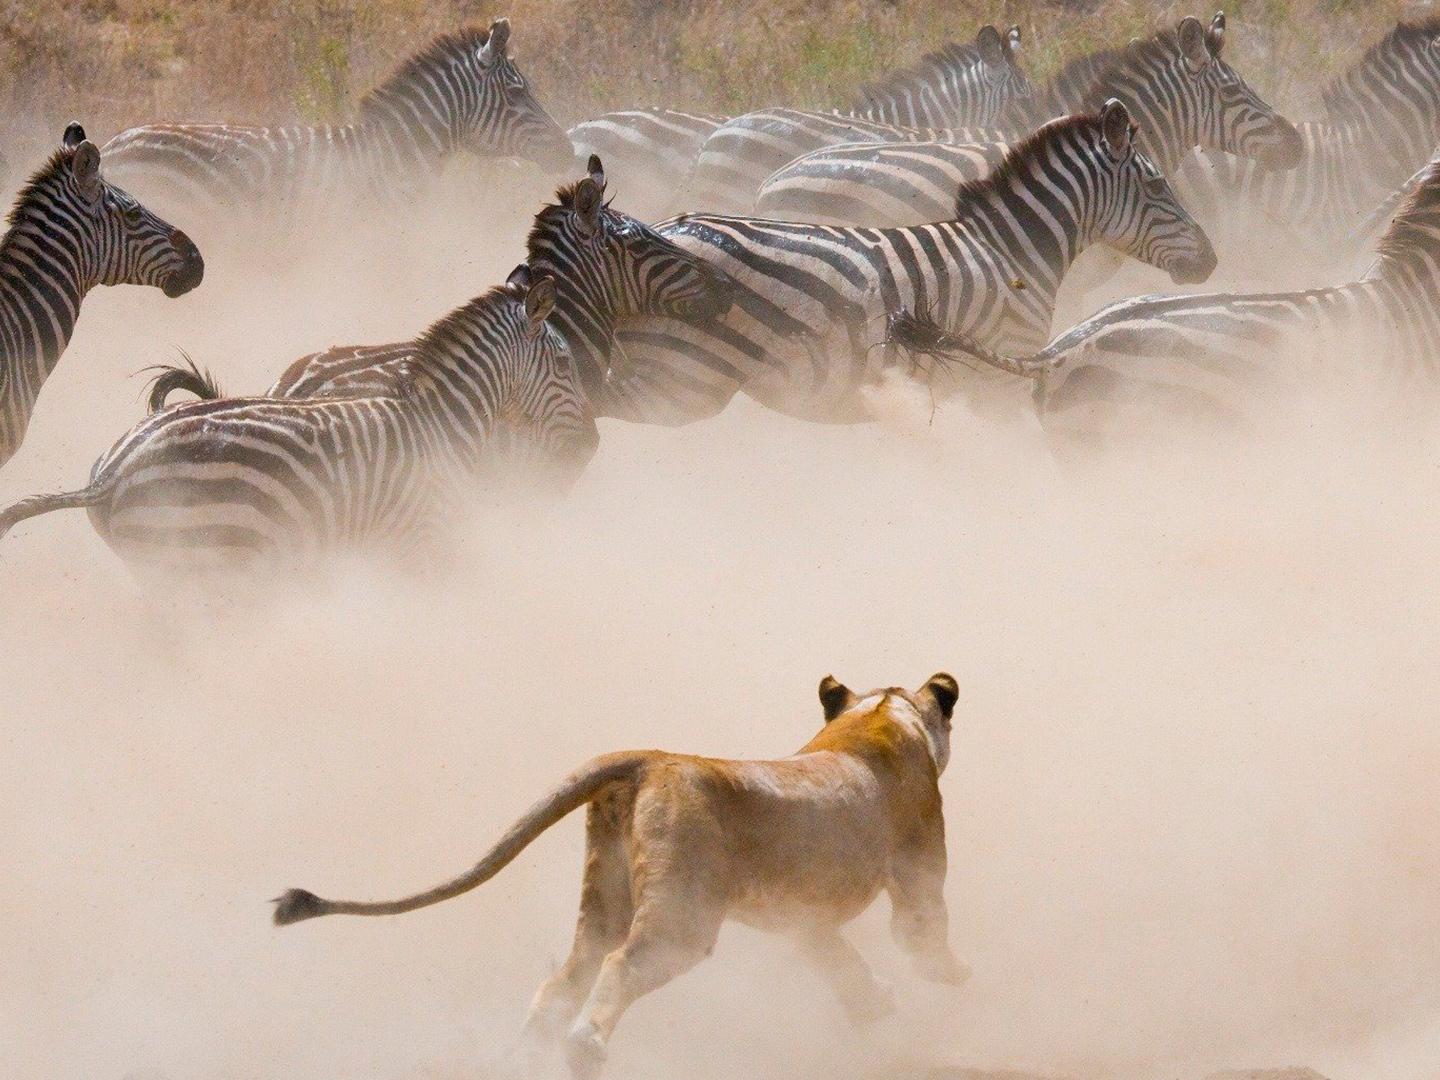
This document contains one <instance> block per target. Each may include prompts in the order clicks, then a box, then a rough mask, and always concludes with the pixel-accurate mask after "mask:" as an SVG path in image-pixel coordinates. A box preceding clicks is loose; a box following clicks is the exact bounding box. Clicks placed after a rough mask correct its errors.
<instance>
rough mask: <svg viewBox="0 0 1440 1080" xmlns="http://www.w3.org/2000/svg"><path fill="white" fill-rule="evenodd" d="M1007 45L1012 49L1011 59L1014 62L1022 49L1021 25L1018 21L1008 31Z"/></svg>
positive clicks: (1006, 36)
mask: <svg viewBox="0 0 1440 1080" xmlns="http://www.w3.org/2000/svg"><path fill="white" fill-rule="evenodd" d="M1005 45H1006V47H1007V48H1008V49H1009V51H1010V59H1011V61H1012V62H1013V61H1014V59H1015V56H1016V54H1017V53H1019V51H1020V26H1019V24H1018V23H1017V24H1016V25H1014V26H1012V27H1010V30H1009V31H1008V32H1007V33H1006V35H1005Z"/></svg>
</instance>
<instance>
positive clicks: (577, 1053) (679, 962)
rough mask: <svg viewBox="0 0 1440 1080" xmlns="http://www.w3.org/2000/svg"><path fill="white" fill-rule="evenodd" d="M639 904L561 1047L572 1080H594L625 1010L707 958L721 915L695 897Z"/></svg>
mask: <svg viewBox="0 0 1440 1080" xmlns="http://www.w3.org/2000/svg"><path fill="white" fill-rule="evenodd" d="M658 906H659V905H656V904H653V903H648V904H647V903H646V902H644V901H642V902H641V904H640V907H639V909H638V910H637V912H636V916H635V922H634V924H633V925H632V926H631V928H630V936H629V937H628V938H627V939H626V941H625V944H624V945H623V946H621V947H620V948H618V949H616V950H615V951H614V952H612V953H611V954H610V955H609V956H607V957H606V958H605V962H604V964H602V965H601V968H600V978H599V979H598V980H597V981H596V983H595V990H594V992H593V993H592V994H591V995H590V1003H589V1006H588V1008H587V1010H586V1015H585V1017H584V1019H583V1020H582V1021H581V1022H580V1023H578V1024H576V1026H575V1028H574V1029H573V1030H572V1031H571V1032H570V1036H569V1038H568V1039H567V1040H566V1043H565V1050H566V1056H567V1058H568V1060H569V1063H570V1071H571V1074H572V1076H573V1077H574V1078H575V1080H594V1078H595V1077H597V1076H599V1074H600V1068H601V1066H602V1065H603V1063H604V1061H605V1048H606V1045H607V1044H608V1043H609V1042H610V1036H611V1035H612V1034H613V1033H614V1031H615V1025H616V1024H618V1023H619V1022H620V1017H621V1016H623V1015H624V1014H625V1010H626V1009H628V1008H629V1007H630V1006H631V1005H633V1004H634V1003H635V1002H636V1001H637V1000H638V999H639V998H641V997H643V996H645V995H646V994H648V993H650V992H651V991H652V990H658V989H659V988H660V987H662V986H664V985H665V984H666V983H667V982H669V981H670V980H671V979H674V978H676V977H678V976H680V975H683V974H684V973H685V972H687V971H689V970H690V969H691V968H692V967H694V966H695V965H696V964H698V963H699V962H700V961H701V960H703V959H705V957H707V956H708V955H710V951H711V950H712V949H713V948H714V947H715V938H716V937H717V936H718V934H719V932H720V923H721V921H722V920H723V918H724V911H723V910H721V909H720V908H718V907H717V906H716V905H714V904H712V903H709V902H707V901H706V900H703V899H697V898H694V897H684V898H682V897H678V896H676V897H670V898H668V902H667V903H665V904H664V910H663V911H657V910H656V908H657V907H658Z"/></svg>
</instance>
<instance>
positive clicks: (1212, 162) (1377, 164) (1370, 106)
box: [1175, 17, 1440, 280]
mask: <svg viewBox="0 0 1440 1080" xmlns="http://www.w3.org/2000/svg"><path fill="white" fill-rule="evenodd" d="M1322 100H1323V101H1324V103H1325V111H1326V114H1327V117H1328V119H1326V120H1325V121H1323V122H1315V121H1311V122H1307V123H1302V124H1301V125H1299V130H1300V136H1301V138H1302V140H1303V142H1304V154H1303V156H1302V158H1301V162H1300V165H1299V167H1298V168H1296V169H1294V170H1291V171H1286V172H1277V171H1276V170H1274V169H1271V168H1267V167H1265V166H1264V165H1263V164H1257V163H1254V162H1249V161H1237V160H1236V159H1234V158H1231V157H1228V156H1226V155H1223V154H1216V153H1205V154H1202V155H1199V156H1197V157H1194V158H1191V159H1187V160H1186V161H1185V163H1184V166H1183V168H1182V169H1181V170H1180V172H1179V174H1178V175H1177V176H1176V178H1175V186H1176V190H1177V191H1178V192H1179V193H1180V195H1181V197H1182V198H1183V199H1184V201H1185V204H1186V205H1187V206H1189V207H1190V208H1191V209H1192V210H1193V211H1194V212H1195V214H1196V216H1197V217H1198V218H1200V220H1202V221H1204V222H1206V223H1207V225H1208V224H1209V223H1211V222H1215V223H1216V224H1217V225H1218V224H1219V223H1220V222H1228V224H1229V225H1230V226H1231V227H1232V229H1231V231H1234V232H1235V233H1237V234H1239V235H1240V236H1243V237H1244V239H1245V241H1246V243H1247V245H1252V246H1253V245H1254V244H1255V241H1256V238H1257V231H1258V235H1259V236H1263V237H1264V242H1265V246H1266V248H1267V249H1268V250H1271V251H1274V250H1275V248H1276V245H1277V244H1283V245H1284V247H1285V249H1286V250H1290V251H1295V252H1298V253H1300V254H1301V255H1303V258H1299V259H1291V260H1288V261H1287V262H1286V265H1287V266H1291V267H1304V268H1307V269H1309V270H1310V272H1311V273H1317V274H1321V275H1323V274H1325V273H1326V272H1327V270H1330V271H1331V272H1333V269H1332V268H1334V267H1335V266H1336V265H1337V262H1340V261H1346V260H1349V259H1352V258H1354V257H1355V256H1356V255H1357V254H1359V252H1360V250H1361V248H1362V247H1363V245H1365V244H1367V243H1369V242H1371V241H1373V239H1374V236H1373V235H1372V234H1367V233H1365V232H1364V231H1363V230H1356V228H1355V223H1356V222H1357V221H1359V220H1363V219H1364V218H1365V217H1366V215H1367V214H1368V213H1370V212H1371V211H1372V210H1373V208H1375V207H1376V206H1378V205H1380V204H1381V203H1382V202H1383V201H1385V200H1386V199H1387V197H1388V196H1390V195H1391V193H1392V192H1393V191H1395V189H1396V188H1397V187H1399V185H1400V184H1401V183H1403V182H1404V181H1405V179H1406V178H1407V177H1409V176H1410V175H1411V174H1413V173H1414V172H1415V170H1417V169H1419V168H1422V167H1423V166H1424V165H1425V164H1426V163H1427V162H1429V160H1430V157H1431V154H1432V153H1433V151H1434V149H1435V146H1436V144H1437V143H1440V17H1433V18H1429V19H1426V20H1423V21H1421V22H1402V23H1400V24H1399V25H1397V26H1396V27H1394V28H1393V29H1392V30H1391V31H1390V32H1389V33H1388V34H1386V35H1385V36H1384V38H1382V39H1381V40H1380V41H1378V42H1376V43H1375V44H1373V45H1372V46H1370V48H1368V49H1367V50H1366V51H1365V53H1364V55H1363V56H1362V57H1361V58H1360V59H1359V60H1358V61H1357V62H1356V63H1355V64H1354V65H1352V66H1351V67H1350V68H1349V69H1347V70H1346V71H1344V72H1342V73H1341V74H1339V75H1337V76H1336V77H1335V79H1334V80H1333V81H1332V82H1331V83H1330V84H1329V85H1328V86H1327V87H1326V88H1325V89H1324V91H1323V93H1322ZM1347 237H1348V238H1350V240H1351V243H1350V244H1348V245H1346V244H1344V243H1340V244H1337V243H1336V241H1337V240H1343V239H1344V238H1347ZM1337 255H1339V256H1340V259H1337ZM1265 269H1266V268H1265V267H1264V266H1262V267H1261V270H1262V271H1264V270H1265ZM1321 280H1323V277H1322V278H1321Z"/></svg>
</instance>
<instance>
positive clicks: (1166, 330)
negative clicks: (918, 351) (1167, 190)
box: [942, 159, 1440, 435]
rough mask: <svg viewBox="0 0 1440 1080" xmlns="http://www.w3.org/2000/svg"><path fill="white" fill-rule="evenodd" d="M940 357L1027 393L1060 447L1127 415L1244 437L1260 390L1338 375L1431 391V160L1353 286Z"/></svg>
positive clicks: (1184, 302)
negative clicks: (1027, 383)
mask: <svg viewBox="0 0 1440 1080" xmlns="http://www.w3.org/2000/svg"><path fill="white" fill-rule="evenodd" d="M942 351H944V352H946V353H947V354H949V355H951V356H952V357H963V358H966V359H975V360H980V361H983V362H984V363H986V364H989V365H990V366H992V367H996V368H998V369H1000V370H1002V371H1006V372H1010V373H1011V374H1015V375H1022V376H1025V377H1027V378H1030V379H1034V380H1036V383H1037V394H1036V398H1037V403H1038V404H1039V405H1040V408H1041V415H1042V419H1043V420H1044V421H1045V422H1046V425H1047V427H1051V426H1055V427H1059V428H1060V429H1061V430H1062V431H1065V432H1066V433H1067V434H1068V433H1072V432H1073V433H1077V434H1081V433H1083V434H1086V435H1093V434H1096V430H1095V426H1096V425H1099V426H1101V427H1102V429H1103V425H1104V423H1105V422H1106V421H1107V420H1109V419H1110V418H1111V417H1112V416H1113V415H1116V414H1124V410H1125V409H1128V408H1132V407H1138V408H1139V409H1141V410H1144V411H1149V412H1158V413H1159V414H1161V415H1162V416H1164V415H1178V414H1190V415H1196V414H1199V415H1202V416H1207V417H1211V418H1214V419H1223V420H1225V421H1227V422H1228V423H1231V424H1235V423H1239V424H1241V425H1242V426H1243V425H1244V424H1245V422H1246V421H1247V419H1248V415H1247V413H1248V406H1249V405H1250V403H1251V402H1252V401H1253V400H1255V399H1256V397H1257V391H1262V390H1265V389H1267V388H1271V389H1274V388H1279V389H1284V388H1285V387H1286V386H1291V385H1294V384H1295V383H1297V382H1300V381H1302V380H1304V379H1306V378H1308V377H1311V376H1313V375H1314V374H1315V373H1316V372H1317V370H1318V369H1320V368H1322V367H1325V366H1331V367H1334V366H1335V365H1337V364H1340V363H1352V364H1354V365H1355V366H1356V367H1357V368H1359V369H1362V370H1371V371H1375V370H1377V369H1378V370H1379V373H1380V374H1382V375H1385V376H1393V378H1394V380H1395V381H1396V382H1398V383H1401V384H1412V385H1413V384H1420V385H1423V386H1424V387H1425V388H1426V389H1433V386H1434V383H1435V381H1436V379H1437V376H1440V370H1437V369H1440V365H1437V362H1436V356H1437V355H1440V159H1437V160H1435V161H1432V162H1431V163H1430V164H1429V165H1427V166H1426V167H1425V169H1424V170H1423V171H1422V172H1421V174H1420V175H1419V176H1418V177H1417V178H1416V182H1415V184H1414V186H1413V190H1411V191H1410V192H1409V194H1408V195H1407V196H1406V197H1405V200H1404V202H1403V203H1402V204H1401V207H1400V211H1399V213H1398V214H1397V215H1396V217H1395V219H1394V221H1393V222H1392V223H1391V224H1390V227H1389V229H1388V230H1387V231H1386V232H1385V235H1384V236H1383V237H1381V239H1380V241H1379V244H1378V245H1377V249H1376V255H1375V258H1374V261H1373V263H1372V265H1371V267H1370V269H1369V270H1368V271H1367V272H1366V273H1365V274H1364V275H1363V276H1361V277H1360V278H1359V279H1358V280H1355V281H1351V282H1348V283H1346V284H1343V285H1335V286H1328V287H1323V288H1316V289H1306V290H1302V291H1297V292H1273V293H1215V294H1210V295H1198V296H1143V297H1138V298H1135V299H1130V300H1125V301H1122V302H1120V303H1117V304H1114V305H1111V306H1110V307H1108V308H1105V309H1104V310H1102V311H1100V312H1099V313H1097V314H1096V315H1094V316H1093V317H1092V318H1090V319H1087V320H1085V321H1084V322H1082V323H1080V324H1079V325H1078V326H1075V327H1072V328H1071V329H1069V330H1067V331H1065V332H1064V333H1063V334H1061V335H1060V336H1058V337H1057V338H1055V340H1054V341H1052V342H1050V343H1049V344H1048V345H1047V346H1045V348H1043V349H1041V350H1039V351H1038V352H1036V353H1033V354H1031V355H1028V356H1016V355H1007V354H1004V353H1002V352H1000V351H997V350H994V349H992V348H990V347H988V346H986V345H984V344H982V343H980V342H977V341H975V340H974V338H973V337H971V336H970V335H968V334H965V335H952V336H949V337H947V338H946V339H945V341H944V342H943V343H942ZM1300 357H1311V358H1313V359H1312V360H1309V361H1306V360H1302V359H1299V358H1300ZM1086 425H1089V428H1088V429H1087V427H1086ZM1101 433H1103V430H1102V431H1101Z"/></svg>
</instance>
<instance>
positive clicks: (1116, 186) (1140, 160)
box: [1092, 98, 1216, 285]
mask: <svg viewBox="0 0 1440 1080" xmlns="http://www.w3.org/2000/svg"><path fill="white" fill-rule="evenodd" d="M1098 121H1099V123H1098V124H1097V125H1096V127H1095V128H1094V129H1092V130H1094V131H1095V137H1096V142H1097V143H1098V145H1097V146H1095V148H1094V152H1093V155H1092V156H1093V159H1094V160H1095V161H1096V163H1097V167H1098V169H1099V172H1100V187H1101V189H1102V190H1107V189H1108V191H1109V192H1110V197H1109V198H1103V199H1101V200H1100V203H1099V205H1100V207H1101V209H1100V214H1099V217H1098V219H1097V220H1096V222H1095V224H1094V239H1095V240H1097V241H1099V242H1101V243H1105V244H1108V245H1110V246H1111V247H1113V248H1116V249H1117V250H1119V251H1122V252H1124V253H1125V254H1126V255H1130V256H1133V257H1134V258H1137V259H1140V260H1141V261H1143V262H1147V263H1150V264H1151V265H1153V266H1156V267H1158V268H1159V269H1161V270H1164V271H1165V272H1166V273H1168V274H1169V275H1170V277H1171V279H1172V280H1173V281H1174V282H1175V283H1176V284H1177V285H1198V284H1199V283H1200V282H1202V281H1204V280H1206V279H1207V278H1208V277H1209V276H1210V275H1211V274H1212V273H1213V272H1214V271H1215V261H1216V260H1215V249H1214V248H1213V247H1212V246H1211V244H1210V238H1209V237H1208V236H1206V235H1205V231H1204V230H1203V229H1201V228H1200V226H1199V225H1198V224H1197V223H1196V221H1195V219H1194V218H1192V217H1191V216H1190V214H1189V213H1188V212H1187V211H1186V210H1185V208H1184V207H1183V206H1181V205H1180V200H1179V199H1177V198H1176V197H1175V192H1174V191H1173V190H1171V188H1170V184H1169V181H1167V180H1166V179H1165V177H1164V176H1163V175H1162V174H1161V172H1160V170H1159V169H1157V168H1156V167H1155V166H1154V164H1153V163H1152V162H1151V161H1150V159H1149V158H1147V157H1146V156H1145V155H1144V154H1143V153H1141V152H1140V148H1139V147H1138V146H1136V145H1135V136H1136V131H1137V128H1136V125H1135V123H1134V121H1132V120H1131V118H1130V111H1129V110H1128V109H1127V108H1126V107H1125V106H1124V104H1123V103H1121V102H1120V101H1117V100H1116V99H1114V98H1111V99H1110V100H1109V101H1107V102H1106V103H1105V107H1104V108H1103V109H1101V111H1100V116H1099V117H1098Z"/></svg>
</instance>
